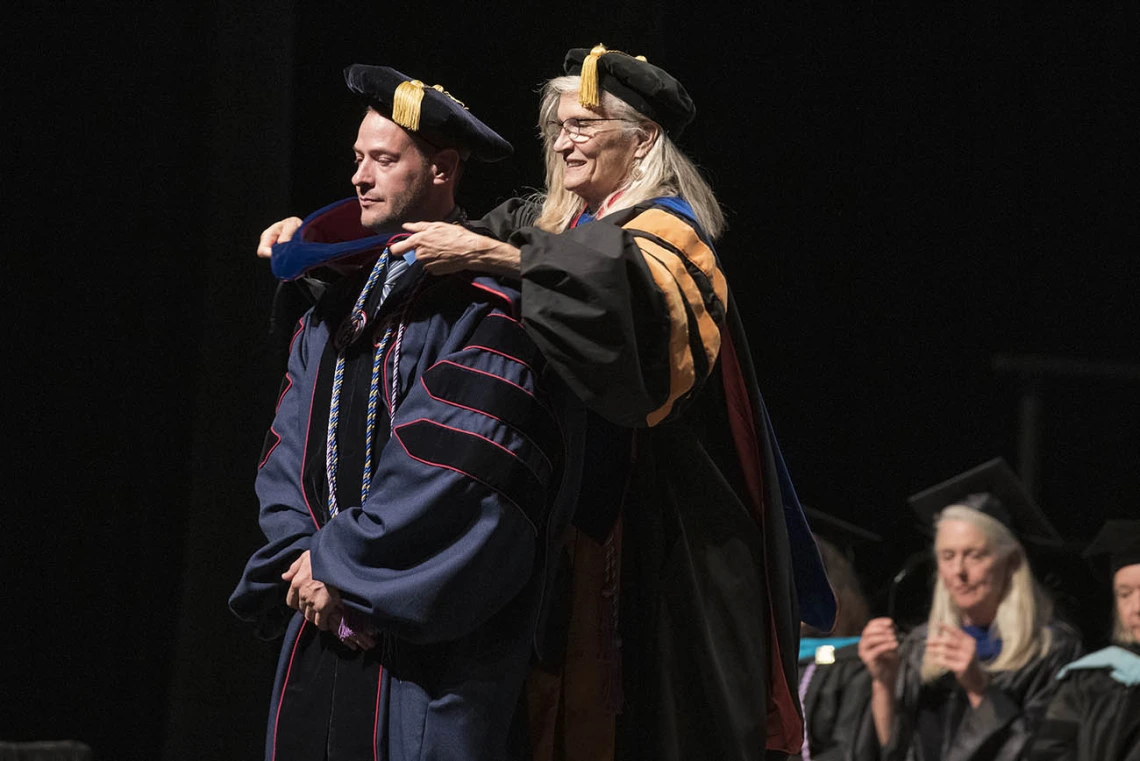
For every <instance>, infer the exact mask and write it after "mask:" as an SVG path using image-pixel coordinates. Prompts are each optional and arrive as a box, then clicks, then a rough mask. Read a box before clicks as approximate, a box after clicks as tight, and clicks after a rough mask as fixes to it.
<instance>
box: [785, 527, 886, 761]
mask: <svg viewBox="0 0 1140 761" xmlns="http://www.w3.org/2000/svg"><path fill="white" fill-rule="evenodd" d="M804 512H805V513H806V514H807V516H808V519H809V520H810V521H811V525H812V528H813V529H814V530H815V532H816V536H815V540H816V544H818V545H819V551H820V555H821V556H822V557H823V564H824V567H825V568H827V577H828V578H829V579H830V580H831V586H832V589H834V590H835V597H836V599H837V600H838V601H839V613H838V616H837V618H836V621H835V628H834V629H832V631H831V633H830V635H829V634H827V633H825V632H821V631H819V630H818V629H815V628H813V627H811V626H808V625H807V624H804V625H803V626H802V627H801V628H800V634H801V636H802V638H801V639H800V683H799V694H800V701H801V703H803V708H804V725H805V732H804V746H803V750H802V751H801V752H800V754H799V755H798V756H792V759H802V761H809V759H810V761H839V760H840V759H844V758H847V757H848V755H849V754H850V753H851V747H852V744H853V742H854V739H855V735H856V733H857V732H858V731H859V730H860V728H861V727H862V726H863V723H864V714H865V713H866V711H867V704H868V703H869V702H870V700H871V675H870V674H868V673H867V669H866V668H865V667H864V666H863V661H861V660H859V634H860V633H861V632H862V631H863V627H864V626H865V625H866V624H867V619H868V618H869V614H868V611H869V608H868V606H867V599H866V597H865V596H864V594H863V588H862V586H861V585H860V583H859V578H858V576H857V575H856V573H855V568H854V566H853V565H852V563H851V561H850V560H848V559H847V558H846V557H845V556H844V554H843V552H842V550H840V549H839V547H837V546H836V545H835V544H832V543H831V542H829V541H827V540H826V539H824V538H822V537H821V536H820V534H824V535H826V536H831V537H834V538H835V540H836V542H840V543H842V544H844V545H850V544H854V543H856V542H860V541H881V537H879V536H877V535H875V534H872V533H871V532H869V531H864V530H862V529H860V528H859V527H858V526H852V525H851V524H849V523H846V522H845V521H841V520H839V519H838V518H834V517H832V516H830V515H827V514H826V513H820V512H819V511H818V510H812V509H810V508H808V507H805V508H804Z"/></svg>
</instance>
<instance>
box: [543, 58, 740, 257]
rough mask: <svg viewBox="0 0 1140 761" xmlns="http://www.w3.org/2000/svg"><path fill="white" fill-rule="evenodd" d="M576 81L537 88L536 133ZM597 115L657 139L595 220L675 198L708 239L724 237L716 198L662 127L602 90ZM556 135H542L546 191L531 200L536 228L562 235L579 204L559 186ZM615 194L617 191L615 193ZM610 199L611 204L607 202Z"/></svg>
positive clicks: (553, 116)
mask: <svg viewBox="0 0 1140 761" xmlns="http://www.w3.org/2000/svg"><path fill="white" fill-rule="evenodd" d="M580 81H581V80H580V78H579V77H578V76H564V77H557V78H555V79H551V80H550V81H548V82H547V83H546V84H545V85H544V86H543V88H542V100H541V104H540V106H539V109H538V125H539V128H540V129H541V128H542V127H543V126H544V125H545V124H546V123H547V122H551V121H556V120H557V113H558V101H559V99H560V98H561V97H562V95H563V94H565V93H576V92H578V87H579V83H580ZM601 101H602V102H601V107H600V109H598V110H599V112H600V113H603V114H605V115H607V116H610V117H612V118H614V119H622V120H627V121H629V122H630V124H631V126H629V127H626V128H625V129H627V130H629V131H640V132H642V133H643V134H653V133H655V134H656V135H657V137H656V139H654V141H653V144H652V146H650V148H649V151H648V153H646V154H645V157H644V158H643V159H641V160H640V161H637V162H635V163H634V164H633V165H632V166H631V167H630V168H629V174H628V176H627V177H626V181H625V183H624V184H623V185H622V186H621V188H619V189H620V190H621V191H622V193H621V195H620V196H619V197H617V198H616V199H615V198H614V194H611V196H610V198H607V199H606V201H605V202H604V203H603V204H602V206H601V208H600V209H598V210H597V212H598V216H599V217H601V216H605V215H606V214H609V213H612V212H614V211H617V210H618V209H628V208H630V207H632V206H636V205H637V204H639V203H643V202H644V201H648V200H649V199H651V198H660V197H662V196H678V197H680V198H682V199H684V200H685V201H687V202H688V203H689V205H690V206H692V207H693V214H694V215H695V216H696V218H697V224H699V225H700V226H701V228H702V229H703V230H704V231H705V233H706V234H707V235H708V236H709V237H710V238H711V239H713V240H716V239H717V238H719V237H720V235H721V233H722V232H724V227H725V221H724V212H723V211H722V210H721V208H720V204H719V203H718V202H717V200H716V195H715V194H714V193H713V190H712V188H711V187H710V186H709V184H708V182H706V181H705V179H704V178H703V177H702V176H701V173H700V171H699V170H698V169H697V167H696V165H695V164H693V162H692V161H691V160H689V158H688V157H687V156H686V155H685V154H684V153H682V152H681V149H680V148H678V147H677V145H676V144H675V143H674V142H673V141H672V140H670V139H669V136H668V135H666V134H665V130H664V129H662V128H661V125H659V124H657V123H656V122H654V121H652V120H650V119H647V118H646V117H645V116H644V115H642V114H641V113H639V112H638V111H636V110H635V109H634V108H633V106H631V105H629V104H628V103H626V102H625V101H623V100H621V99H620V98H618V97H616V96H615V95H613V94H612V93H609V92H607V91H605V90H603V91H602V92H601ZM556 139H557V137H556V136H553V137H552V136H550V135H544V137H543V147H544V148H545V160H546V189H545V192H544V193H542V194H539V195H536V196H534V197H532V199H531V201H532V202H533V203H535V204H536V205H540V206H541V210H540V212H539V215H538V219H537V220H536V221H535V225H536V226H537V227H540V228H542V229H543V230H547V231H549V232H562V231H563V230H565V229H567V228H568V227H569V226H570V223H571V221H572V220H573V219H574V216H575V215H576V214H577V213H578V212H580V211H581V210H582V199H581V197H579V196H578V195H577V194H575V193H573V192H571V191H569V190H566V189H565V188H564V187H563V184H562V177H563V172H564V167H563V163H562V161H561V160H560V158H559V156H558V154H556V153H555V152H554V142H555V140H556ZM615 194H616V191H615ZM611 199H613V200H612V203H611Z"/></svg>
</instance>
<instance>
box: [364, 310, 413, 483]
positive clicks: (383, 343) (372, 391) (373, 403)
mask: <svg viewBox="0 0 1140 761" xmlns="http://www.w3.org/2000/svg"><path fill="white" fill-rule="evenodd" d="M400 334H401V335H403V325H401V326H400ZM391 338H392V326H391V325H389V326H388V327H387V328H385V330H384V337H383V338H381V339H380V343H379V344H378V345H377V346H376V354H375V355H373V357H372V377H371V378H370V379H369V381H368V417H367V419H366V420H367V422H366V425H365V429H364V437H365V438H364V474H363V475H362V476H361V478H360V504H362V505H363V504H364V502H365V501H366V500H367V499H368V492H369V491H370V490H371V489H372V472H373V468H372V438H373V434H374V433H375V432H376V407H377V402H378V401H379V398H380V368H381V365H382V363H383V362H384V350H385V349H387V348H388V341H389V339H391ZM397 346H398V343H397Z"/></svg>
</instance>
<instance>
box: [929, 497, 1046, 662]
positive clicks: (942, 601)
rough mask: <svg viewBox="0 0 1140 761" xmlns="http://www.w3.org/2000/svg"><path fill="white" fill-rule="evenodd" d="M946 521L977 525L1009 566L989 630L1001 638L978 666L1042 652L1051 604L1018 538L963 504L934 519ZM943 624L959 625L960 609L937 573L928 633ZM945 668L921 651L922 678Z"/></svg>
mask: <svg viewBox="0 0 1140 761" xmlns="http://www.w3.org/2000/svg"><path fill="white" fill-rule="evenodd" d="M945 521H963V522H965V523H969V524H970V525H972V526H974V527H975V528H977V529H978V530H979V531H981V532H982V534H983V535H984V536H985V538H986V543H987V545H989V549H990V551H991V552H993V553H994V554H995V555H996V556H997V558H998V562H1002V563H1005V564H1006V568H1007V569H1010V570H1009V571H1008V572H1007V576H1006V584H1005V590H1004V591H1003V592H1002V599H1001V603H1000V604H999V605H998V609H997V616H996V617H995V618H994V621H993V624H992V626H991V635H992V636H994V637H1000V638H1001V653H1000V654H998V657H997V658H995V659H994V660H993V661H992V662H991V663H988V664H984V665H983V668H985V669H986V670H987V671H1011V670H1014V669H1019V668H1021V667H1022V666H1024V665H1025V664H1027V663H1029V661H1031V660H1033V659H1034V658H1036V657H1038V656H1040V655H1043V654H1044V653H1046V652H1047V651H1048V650H1049V646H1050V643H1051V641H1052V637H1051V635H1050V632H1049V629H1048V628H1047V624H1048V623H1049V621H1050V620H1051V619H1052V617H1053V604H1052V602H1051V601H1050V600H1049V598H1048V597H1047V596H1046V595H1045V594H1044V592H1043V591H1042V590H1041V588H1040V586H1039V585H1038V584H1037V581H1036V579H1034V578H1033V571H1032V570H1030V568H1029V560H1028V558H1026V556H1025V549H1024V548H1023V547H1022V546H1021V543H1020V542H1018V541H1017V539H1016V538H1015V537H1014V536H1013V534H1012V533H1011V532H1010V530H1009V529H1008V528H1006V527H1005V526H1003V525H1002V524H1001V523H1000V522H999V521H997V520H996V519H994V518H991V517H990V516H988V515H986V514H985V513H982V512H979V511H978V510H974V509H972V508H969V507H966V506H964V505H951V506H950V507H947V508H946V509H944V510H943V511H942V512H941V514H939V516H938V525H939V526H941V525H942V523H943V522H945ZM935 547H937V540H936V541H935ZM942 624H945V625H947V626H958V627H960V626H961V625H962V612H961V610H959V609H958V606H957V605H955V604H954V600H953V598H952V597H951V596H950V592H949V591H948V590H947V589H946V584H945V583H943V581H942V578H941V577H938V578H937V580H936V581H935V584H934V601H933V602H932V603H931V606H930V618H929V619H928V622H927V631H928V633H931V634H933V633H935V632H937V631H938V630H939V627H940V626H941V625H942ZM944 673H946V671H945V669H943V668H941V667H939V666H937V665H936V664H935V663H933V662H932V660H931V658H930V657H929V653H927V654H924V655H923V658H922V680H923V681H924V682H932V681H934V680H935V679H937V678H938V677H940V676H942V674H944Z"/></svg>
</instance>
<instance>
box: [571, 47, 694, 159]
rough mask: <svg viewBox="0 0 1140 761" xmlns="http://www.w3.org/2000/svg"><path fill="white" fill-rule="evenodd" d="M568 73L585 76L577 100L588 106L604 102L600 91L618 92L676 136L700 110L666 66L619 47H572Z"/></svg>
mask: <svg viewBox="0 0 1140 761" xmlns="http://www.w3.org/2000/svg"><path fill="white" fill-rule="evenodd" d="M563 66H564V69H565V71H566V73H567V74H577V75H579V76H581V77H582V84H581V86H580V87H579V90H578V102H579V103H581V104H582V105H583V106H586V107H587V108H597V107H598V105H599V104H600V103H601V101H600V100H599V96H600V91H601V90H605V91H606V92H608V93H611V94H613V95H616V96H617V97H618V98H621V99H622V100H624V101H625V102H626V103H628V104H629V105H631V106H633V108H634V110H636V111H637V112H638V113H639V114H641V115H643V116H645V117H647V118H649V119H652V120H653V121H655V122H657V123H658V124H660V125H661V128H662V129H664V130H665V132H666V133H668V135H669V137H671V138H673V139H676V138H677V136H678V135H680V134H681V131H682V130H683V129H684V128H685V126H686V125H688V123H689V122H691V121H692V120H693V117H694V116H696V114H697V109H696V106H694V105H693V101H692V99H691V98H689V93H688V92H686V91H685V87H684V86H683V85H682V84H681V83H680V82H678V81H677V80H676V79H675V78H673V76H672V75H671V74H670V73H669V72H667V71H665V70H664V69H662V68H660V67H658V66H654V65H653V64H651V63H649V62H648V61H646V60H645V56H636V57H634V56H631V55H629V54H628V53H622V52H621V51H620V50H606V47H605V46H604V45H595V46H594V47H593V48H592V49H590V50H587V49H586V48H572V49H571V50H570V51H569V52H567V53H566V60H565V62H564V64H563Z"/></svg>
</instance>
